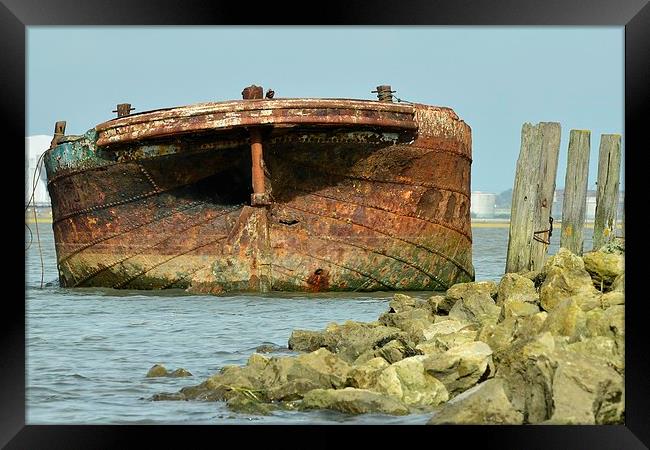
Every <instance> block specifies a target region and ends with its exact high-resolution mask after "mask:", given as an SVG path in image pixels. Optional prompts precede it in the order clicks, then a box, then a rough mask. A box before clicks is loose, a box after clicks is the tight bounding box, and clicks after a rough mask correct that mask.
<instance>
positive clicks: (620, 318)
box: [603, 305, 625, 338]
mask: <svg viewBox="0 0 650 450" xmlns="http://www.w3.org/2000/svg"><path fill="white" fill-rule="evenodd" d="M603 318H604V320H605V322H606V323H607V326H608V328H609V330H611V331H612V333H613V335H614V337H615V338H617V337H620V338H625V307H624V306H623V305H614V306H612V307H610V308H607V309H606V310H605V313H604V314H603Z"/></svg>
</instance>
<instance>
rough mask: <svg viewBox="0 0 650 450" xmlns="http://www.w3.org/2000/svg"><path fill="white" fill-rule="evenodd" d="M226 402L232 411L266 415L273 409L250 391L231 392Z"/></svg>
mask: <svg viewBox="0 0 650 450" xmlns="http://www.w3.org/2000/svg"><path fill="white" fill-rule="evenodd" d="M226 404H227V405H228V408H230V409H231V410H232V411H235V412H238V413H242V414H253V415H262V416H266V415H268V414H270V413H271V411H272V410H273V409H274V408H273V406H272V405H271V404H269V403H266V402H265V401H264V400H263V399H260V398H258V397H257V396H256V394H255V393H254V392H251V391H240V392H236V393H233V394H232V395H231V396H230V397H229V398H228V399H227V400H226Z"/></svg>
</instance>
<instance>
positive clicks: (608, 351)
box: [566, 336, 625, 374]
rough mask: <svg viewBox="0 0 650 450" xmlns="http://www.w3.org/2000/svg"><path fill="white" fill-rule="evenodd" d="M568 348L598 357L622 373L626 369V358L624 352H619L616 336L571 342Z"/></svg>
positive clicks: (595, 337)
mask: <svg viewBox="0 0 650 450" xmlns="http://www.w3.org/2000/svg"><path fill="white" fill-rule="evenodd" d="M566 349H567V350H570V351H572V352H577V353H581V354H583V355H586V356H588V357H590V358H595V359H598V360H600V361H601V362H602V363H603V364H605V365H608V366H610V367H613V368H614V369H615V370H616V371H617V372H618V373H620V374H622V373H623V370H624V369H625V359H624V357H623V354H621V353H619V348H618V345H617V343H616V340H614V338H611V337H606V336H594V337H591V338H587V339H584V340H582V341H580V342H574V343H573V344H569V345H567V347H566Z"/></svg>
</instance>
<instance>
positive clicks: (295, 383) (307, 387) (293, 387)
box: [266, 378, 322, 402]
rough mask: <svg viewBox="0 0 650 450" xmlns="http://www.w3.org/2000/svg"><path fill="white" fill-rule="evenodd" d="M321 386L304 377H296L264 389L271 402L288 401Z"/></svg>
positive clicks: (297, 398)
mask: <svg viewBox="0 0 650 450" xmlns="http://www.w3.org/2000/svg"><path fill="white" fill-rule="evenodd" d="M320 387H322V386H321V385H320V384H319V383H316V382H314V381H312V380H308V379H305V378H296V379H293V380H291V381H287V382H286V383H284V384H279V385H277V386H273V387H271V388H269V389H268V390H267V391H266V397H267V398H268V400H269V401H272V402H279V401H282V402H288V401H295V400H299V399H301V398H302V397H303V396H304V395H305V394H306V393H307V392H309V391H311V390H313V389H318V388H320Z"/></svg>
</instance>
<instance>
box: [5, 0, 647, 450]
mask: <svg viewBox="0 0 650 450" xmlns="http://www.w3.org/2000/svg"><path fill="white" fill-rule="evenodd" d="M316 10H318V11H317V12H315V11H316ZM235 24H237V25H239V24H241V25H256V24H266V25H268V24H277V25H519V26H525V25H572V26H599V25H613V26H625V132H624V139H625V147H626V149H628V151H626V153H625V154H626V159H628V161H627V163H626V164H625V169H624V170H625V172H626V177H625V180H626V183H627V184H628V186H627V187H626V195H625V203H626V208H625V226H626V230H625V234H626V236H628V237H629V236H630V235H631V236H632V237H631V239H632V242H633V243H634V245H628V246H627V251H626V272H628V275H627V277H626V278H627V279H626V297H627V298H629V301H628V302H627V304H626V318H625V322H626V329H627V334H626V377H625V387H626V413H625V425H620V426H498V427H494V426H492V427H490V426H444V427H410V426H409V427H391V428H390V429H387V428H385V427H378V426H361V427H345V426H301V427H291V430H289V427H281V426H277V427H276V426H217V427H209V426H202V427H201V426H196V427H193V426H170V427H165V426H54V425H52V426H37V425H25V295H24V294H25V292H24V286H25V285H24V283H23V285H22V286H21V285H19V284H18V283H16V280H20V279H21V275H20V274H18V275H17V276H12V275H10V272H8V271H9V270H11V267H7V268H6V269H5V271H6V272H5V283H7V285H8V286H7V288H8V287H9V285H11V286H17V289H18V295H15V296H14V295H9V294H8V292H9V291H8V290H6V289H4V288H3V293H4V294H5V295H4V296H3V297H4V304H3V311H2V313H0V317H1V318H0V320H1V321H2V327H1V328H0V333H1V336H2V344H1V345H0V354H1V356H0V374H2V383H0V392H1V394H0V395H1V397H0V445H6V448H17V449H23V448H28V449H36V448H66V449H69V448H113V447H127V448H128V447H131V446H135V445H136V444H135V443H136V442H137V440H136V439H137V438H144V439H145V441H143V442H145V445H146V447H147V448H148V447H153V446H158V445H164V447H161V448H168V447H170V446H171V445H172V442H174V441H176V442H181V443H184V444H185V445H184V447H194V446H193V445H188V444H187V442H188V441H187V439H188V438H204V439H207V440H206V443H207V444H208V445H210V446H215V445H220V444H223V445H231V444H227V443H228V442H233V441H232V440H233V439H234V442H235V443H237V442H239V443H240V445H245V446H247V445H246V444H249V443H251V442H253V441H254V440H256V441H259V442H260V444H258V445H265V446H270V447H281V448H291V447H295V448H305V447H307V448H320V447H325V448H331V447H340V446H345V444H347V443H349V442H351V441H352V440H356V441H358V442H362V443H363V444H364V446H365V447H371V446H373V445H382V446H383V447H385V446H386V445H391V444H392V443H395V445H402V446H403V445H427V446H429V445H431V446H433V445H450V444H443V442H445V440H447V441H448V442H450V443H451V445H454V446H457V445H461V448H462V445H463V444H466V443H468V442H474V443H475V444H477V445H481V447H482V448H485V447H488V448H490V447H492V446H494V447H498V448H500V449H506V448H518V449H521V448H526V449H536V448H553V449H565V448H571V449H573V448H589V449H635V448H647V446H648V445H650V427H648V425H649V424H650V414H649V412H648V411H649V409H648V400H649V399H650V395H649V386H650V383H649V382H648V381H647V374H648V373H650V370H649V369H650V367H649V366H650V365H649V363H648V359H647V358H645V355H644V343H645V342H646V339H644V338H643V331H644V322H643V321H644V318H645V316H644V314H643V310H642V308H643V303H644V302H645V299H644V298H643V297H642V296H640V295H639V294H640V284H641V283H640V282H639V280H640V279H641V278H640V276H639V273H638V272H639V271H640V267H642V266H643V264H639V262H640V261H642V260H641V256H642V254H641V248H640V246H638V245H636V243H637V242H639V243H640V242H642V238H641V237H640V235H639V234H638V233H637V230H636V226H637V225H638V223H639V221H640V220H641V217H640V216H641V214H642V210H641V209H640V208H629V207H628V205H637V204H641V203H637V201H640V199H639V196H640V195H639V192H640V187H639V186H637V184H638V183H639V180H640V178H641V177H635V176H634V174H633V173H628V172H633V171H634V170H639V169H641V168H640V167H638V166H639V164H635V163H634V160H635V159H636V158H637V156H635V155H638V154H639V151H641V150H642V149H646V148H647V139H646V140H643V137H644V135H643V133H644V132H645V129H644V128H646V127H647V125H646V122H647V118H648V117H649V115H648V114H647V112H648V110H647V103H648V99H649V98H650V92H649V86H650V5H648V2H647V0H624V1H623V0H618V1H613V0H596V1H591V2H585V1H581V0H546V1H543V2H542V1H536V0H505V1H504V0H502V1H489V0H474V1H471V0H456V1H454V0H444V1H425V0H418V1H409V0H406V1H400V2H395V1H374V2H372V3H371V2H362V1H347V2H341V1H329V2H324V3H323V4H321V5H319V7H318V8H313V6H312V5H310V4H308V3H303V4H297V5H291V4H288V3H283V4H277V3H271V4H267V5H266V6H257V4H253V3H249V4H244V3H243V2H217V1H212V2H208V1H200V0H195V1H185V2H178V1H170V0H138V1H135V0H133V1H123V0H120V1H117V0H112V1H110V0H93V1H90V0H87V1H83V2H78V1H72V0H50V1H47V2H39V1H37V0H2V4H0V34H1V35H2V39H0V55H1V56H2V61H3V63H4V64H3V68H2V74H3V79H4V81H3V83H1V84H0V92H1V93H2V95H1V97H0V99H2V100H0V105H1V106H0V108H1V109H2V115H3V122H2V124H3V128H4V129H5V132H3V133H2V136H3V147H4V149H3V150H4V151H3V156H4V157H5V161H4V163H5V164H4V165H3V166H4V169H5V172H4V174H5V175H11V174H13V173H18V171H16V170H11V164H13V162H12V161H11V159H10V160H7V157H9V156H11V157H12V158H14V157H15V158H18V156H16V155H20V154H21V151H20V149H21V148H24V141H23V139H24V137H25V122H24V121H25V108H26V106H25V75H26V73H25V60H26V56H25V53H26V47H25V38H26V27H27V26H35V25H235ZM53 51H56V49H53ZM611 63H615V62H607V61H603V64H611ZM52 69H53V70H55V69H56V68H55V67H53V68H52ZM558 70H563V68H561V67H558ZM644 113H645V114H644ZM630 150H631V151H630ZM630 158H631V161H630ZM630 162H631V163H630ZM16 164H20V161H18V162H17V163H16ZM635 166H637V167H635ZM3 178H7V177H4V176H3ZM18 178H19V180H18V181H17V182H23V184H24V180H23V181H21V179H20V176H19V175H18ZM11 186H14V188H13V189H12V188H11ZM15 186H16V185H15V184H12V185H8V187H6V188H5V194H6V195H5V199H6V201H5V205H9V204H10V205H12V206H14V205H15V206H16V213H17V212H18V211H17V209H18V204H19V203H20V205H21V207H23V206H24V203H23V201H24V200H22V199H20V196H19V194H18V193H17V192H14V191H18V189H16V188H15ZM637 199H638V200H637ZM17 216H18V214H17ZM11 217H14V216H13V215H12V216H11ZM9 223H11V224H13V223H14V221H13V220H12V221H5V225H7V224H9ZM15 225H16V229H15V230H14V228H12V227H9V228H5V229H6V230H7V231H6V233H7V234H6V235H5V242H6V243H9V242H13V241H14V240H15V241H17V239H14V238H13V236H18V233H17V231H18V230H17V228H18V226H19V224H18V221H15ZM20 226H21V227H22V226H23V225H20ZM12 230H13V231H12ZM20 245H21V244H18V246H20ZM16 251H18V250H17V249H16ZM21 251H22V250H21ZM6 260H7V261H13V258H12V257H11V256H7V257H6ZM10 266H13V267H15V270H17V271H20V267H17V266H18V265H17V264H14V263H13V262H12V264H10ZM23 268H24V267H23ZM22 276H23V277H24V272H23V275H22ZM21 291H22V293H21ZM21 298H22V301H19V300H20V299H21ZM288 431H289V432H288ZM342 434H345V436H342ZM417 439H422V440H423V441H420V442H424V444H418V443H417V442H418V441H417ZM391 441H392V442H391ZM141 442H142V441H141ZM427 442H428V444H427ZM140 445H141V444H140Z"/></svg>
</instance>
